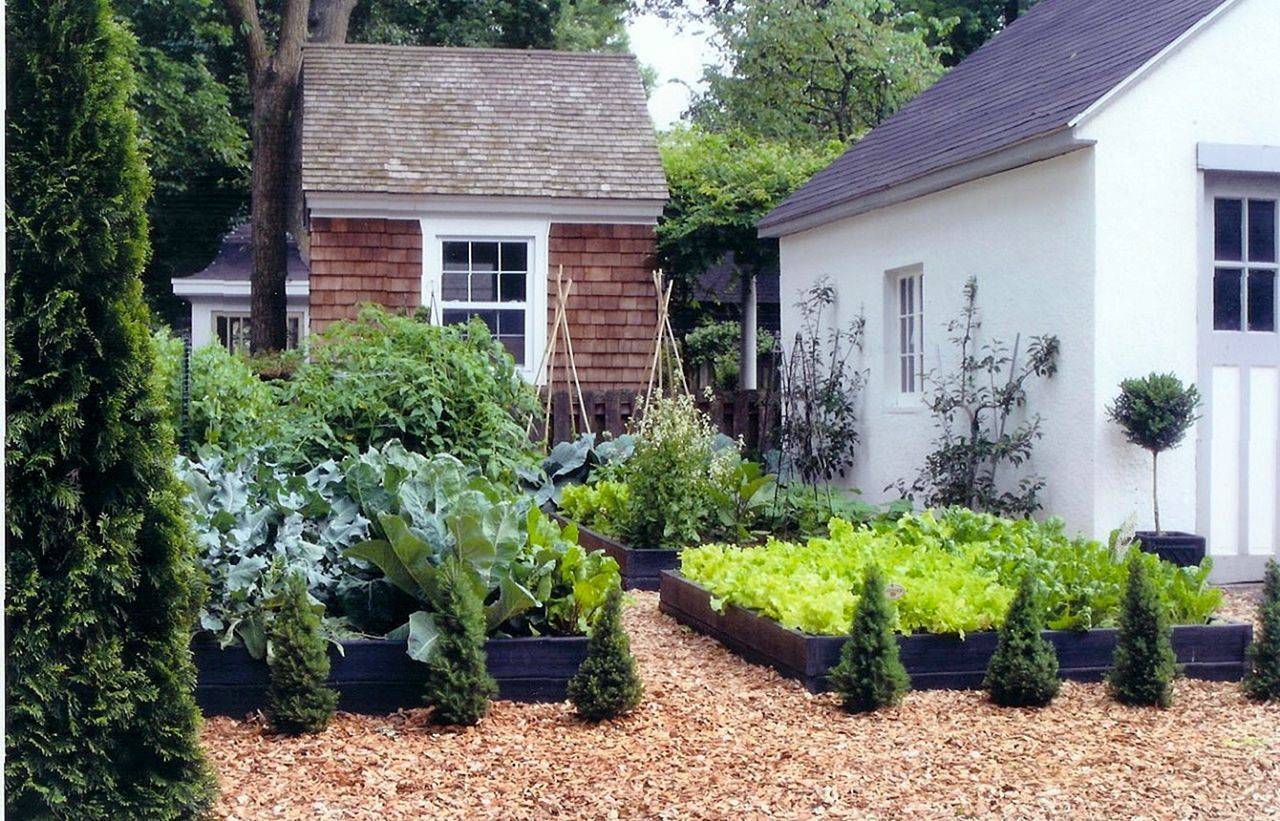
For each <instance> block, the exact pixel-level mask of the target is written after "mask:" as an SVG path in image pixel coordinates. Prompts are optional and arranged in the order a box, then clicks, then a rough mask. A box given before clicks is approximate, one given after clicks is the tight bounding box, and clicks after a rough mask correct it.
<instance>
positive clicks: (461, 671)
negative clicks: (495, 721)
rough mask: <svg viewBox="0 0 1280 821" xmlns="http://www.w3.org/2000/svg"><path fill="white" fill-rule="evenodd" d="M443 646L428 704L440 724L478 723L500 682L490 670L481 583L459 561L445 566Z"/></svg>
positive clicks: (430, 675)
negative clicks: (485, 649) (485, 638)
mask: <svg viewBox="0 0 1280 821" xmlns="http://www.w3.org/2000/svg"><path fill="white" fill-rule="evenodd" d="M438 579H439V595H438V602H439V607H440V609H439V611H437V612H436V613H435V621H436V624H437V625H438V626H439V637H438V638H437V639H436V641H438V642H439V647H437V648H436V649H435V652H434V653H432V655H431V657H430V660H429V661H428V662H427V689H426V698H427V703H428V704H430V705H431V706H432V707H434V708H435V709H434V710H433V711H432V713H431V720H432V721H433V722H435V723H437V724H461V725H469V724H476V723H478V722H479V721H480V719H482V718H484V717H485V715H487V714H488V712H489V700H490V699H492V698H493V697H495V696H496V695H497V694H498V684H497V682H495V681H494V680H493V677H492V676H490V675H489V671H488V670H486V669H485V656H484V637H485V630H484V610H483V608H482V607H481V604H480V590H479V584H478V583H477V582H476V580H475V578H474V577H473V576H472V573H471V570H470V569H469V568H467V567H465V566H464V565H463V564H462V563H461V562H460V561H458V560H457V559H447V560H446V561H445V562H444V564H442V565H441V566H440V573H439V574H438Z"/></svg>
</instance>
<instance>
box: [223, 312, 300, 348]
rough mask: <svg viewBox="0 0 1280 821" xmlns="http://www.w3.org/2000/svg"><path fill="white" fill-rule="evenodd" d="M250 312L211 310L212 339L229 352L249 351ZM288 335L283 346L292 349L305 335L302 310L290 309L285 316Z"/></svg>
mask: <svg viewBox="0 0 1280 821" xmlns="http://www.w3.org/2000/svg"><path fill="white" fill-rule="evenodd" d="M250 321H251V320H250V314H249V312H248V311H242V312H241V311H213V312H212V314H211V324H212V326H213V339H214V340H216V341H217V343H218V344H219V345H221V346H222V347H224V348H226V349H227V350H228V351H230V352H231V353H243V354H248V353H249V327H250ZM285 323H286V330H287V332H288V337H287V339H286V341H285V347H286V348H287V349H289V350H293V349H295V348H297V347H298V345H299V344H300V343H301V342H302V340H303V339H304V338H305V337H306V333H307V331H306V328H307V323H306V318H305V315H304V314H303V312H302V311H290V312H289V313H288V314H287V315H286V317H285Z"/></svg>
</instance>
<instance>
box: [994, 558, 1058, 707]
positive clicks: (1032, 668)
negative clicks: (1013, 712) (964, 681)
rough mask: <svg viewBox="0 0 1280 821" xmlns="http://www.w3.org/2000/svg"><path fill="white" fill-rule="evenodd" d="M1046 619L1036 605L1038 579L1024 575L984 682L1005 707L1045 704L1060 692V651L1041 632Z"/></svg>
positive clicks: (995, 699) (1040, 705)
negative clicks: (1036, 581) (1036, 583)
mask: <svg viewBox="0 0 1280 821" xmlns="http://www.w3.org/2000/svg"><path fill="white" fill-rule="evenodd" d="M1043 622H1044V619H1043V616H1042V614H1041V612H1040V609H1039V607H1038V606H1037V602H1036V596H1035V580H1034V578H1033V577H1032V576H1031V574H1030V573H1027V574H1025V575H1024V576H1023V577H1022V583H1021V584H1019V585H1018V592H1017V595H1015V596H1014V598H1013V602H1012V603H1011V604H1010V605H1009V612H1008V614H1006V616H1005V619H1004V625H1003V626H1002V627H1001V628H1000V639H999V643H998V644H997V645H996V651H995V653H994V654H992V656H991V663H990V664H989V665H988V666H987V677H986V679H985V680H984V681H983V682H982V686H983V687H984V688H986V690H987V692H988V693H990V694H991V700H992V701H994V702H995V703H996V704H999V705H1000V706H1002V707H1043V706H1045V705H1046V704H1048V703H1049V702H1050V701H1053V698H1054V696H1056V695H1057V694H1058V689H1059V688H1060V687H1061V684H1062V683H1061V682H1060V681H1059V680H1058V652H1057V650H1055V649H1054V646H1053V645H1052V644H1050V643H1049V642H1048V641H1046V640H1045V638H1044V636H1043V635H1041V632H1040V631H1041V630H1043V629H1044V623H1043Z"/></svg>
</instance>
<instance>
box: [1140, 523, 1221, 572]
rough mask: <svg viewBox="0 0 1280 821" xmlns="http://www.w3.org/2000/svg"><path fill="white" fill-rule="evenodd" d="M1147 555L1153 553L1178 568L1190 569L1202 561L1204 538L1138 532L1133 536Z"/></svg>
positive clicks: (1150, 531)
mask: <svg viewBox="0 0 1280 821" xmlns="http://www.w3.org/2000/svg"><path fill="white" fill-rule="evenodd" d="M1133 536H1134V538H1135V539H1137V540H1138V542H1139V543H1140V544H1141V546H1142V549H1143V550H1144V551H1146V552H1147V553H1154V554H1156V555H1157V556H1159V557H1160V558H1162V559H1164V560H1165V561H1166V562H1173V563H1174V564H1176V565H1178V566H1179V567H1191V566H1193V565H1198V564H1200V562H1201V561H1203V560H1204V537H1203V536H1197V535H1196V534H1194V533H1182V532H1180V531H1177V530H1166V531H1164V532H1162V533H1156V532H1155V531H1152V530H1139V531H1138V532H1137V533H1134V534H1133Z"/></svg>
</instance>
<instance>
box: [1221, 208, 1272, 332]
mask: <svg viewBox="0 0 1280 821" xmlns="http://www.w3.org/2000/svg"><path fill="white" fill-rule="evenodd" d="M1276 203H1277V201H1276V200H1272V199H1253V198H1246V197H1239V198H1237V197H1217V198H1215V199H1214V201H1213V329H1214V330H1215V331H1254V332H1264V333H1274V332H1275V330H1276V274H1277V271H1278V270H1280V267H1278V266H1277V261H1276V235H1277V233H1280V232H1278V231H1277V222H1276V220H1277V211H1280V209H1277V207H1276Z"/></svg>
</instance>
